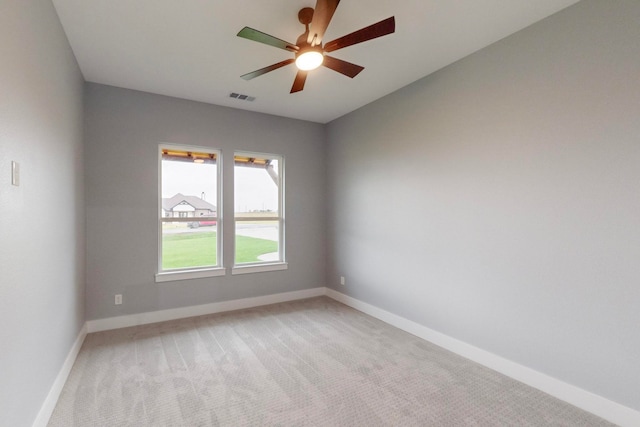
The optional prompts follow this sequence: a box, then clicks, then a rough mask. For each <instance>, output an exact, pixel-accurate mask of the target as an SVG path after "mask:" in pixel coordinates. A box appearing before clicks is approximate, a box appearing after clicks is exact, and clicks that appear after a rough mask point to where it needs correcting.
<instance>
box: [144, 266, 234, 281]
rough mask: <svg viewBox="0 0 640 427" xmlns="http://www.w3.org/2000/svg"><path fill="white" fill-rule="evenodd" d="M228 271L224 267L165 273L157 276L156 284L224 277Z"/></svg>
mask: <svg viewBox="0 0 640 427" xmlns="http://www.w3.org/2000/svg"><path fill="white" fill-rule="evenodd" d="M225 274H227V269H226V268H222V267H216V268H207V269H202V270H181V271H164V272H162V273H157V274H156V283H160V282H173V281H175V280H189V279H202V278H205V277H216V276H224V275H225Z"/></svg>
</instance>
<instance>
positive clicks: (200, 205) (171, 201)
mask: <svg viewBox="0 0 640 427" xmlns="http://www.w3.org/2000/svg"><path fill="white" fill-rule="evenodd" d="M182 202H185V203H188V204H190V205H191V206H193V207H194V208H196V209H209V210H211V211H215V210H216V206H215V205H212V204H211V203H209V202H207V201H206V200H203V199H201V198H200V197H196V196H185V195H184V194H182V193H178V194H176V195H175V196H173V197H169V198H164V197H163V198H162V209H164V210H165V211H170V210H172V209H173V208H175V207H176V206H177V205H179V204H180V203H182Z"/></svg>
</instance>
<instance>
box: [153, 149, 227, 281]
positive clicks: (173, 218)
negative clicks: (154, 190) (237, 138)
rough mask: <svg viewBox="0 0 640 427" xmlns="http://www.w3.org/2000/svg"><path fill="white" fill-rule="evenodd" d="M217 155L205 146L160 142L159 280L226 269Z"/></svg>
mask: <svg viewBox="0 0 640 427" xmlns="http://www.w3.org/2000/svg"><path fill="white" fill-rule="evenodd" d="M191 148H192V149H191ZM219 158H220V154H219V152H218V151H213V150H209V149H205V148H198V147H182V146H180V147H177V146H168V145H163V146H161V148H160V200H159V205H160V206H159V207H160V212H159V215H158V218H159V226H158V229H159V251H158V264H159V267H158V274H157V275H156V281H167V280H176V279H189V278H196V277H206V276H212V275H219V274H224V270H223V269H222V268H221V266H222V259H221V258H222V256H221V251H220V248H221V241H220V240H221V239H219V238H218V236H219V235H220V233H219V231H220V230H221V229H222V228H221V225H222V224H221V216H220V213H221V212H220V209H219V207H220V200H221V197H220V196H221V191H220V168H219V165H218V160H219Z"/></svg>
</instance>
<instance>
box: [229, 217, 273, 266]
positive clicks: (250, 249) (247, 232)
mask: <svg viewBox="0 0 640 427" xmlns="http://www.w3.org/2000/svg"><path fill="white" fill-rule="evenodd" d="M279 236H280V231H279V221H259V220H256V221H237V222H236V264H246V263H255V262H273V261H281V259H280V255H279V253H278V241H279Z"/></svg>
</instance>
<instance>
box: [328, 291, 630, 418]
mask: <svg viewBox="0 0 640 427" xmlns="http://www.w3.org/2000/svg"><path fill="white" fill-rule="evenodd" d="M326 295H327V296H328V297H330V298H333V299H334V300H336V301H339V302H341V303H343V304H345V305H348V306H349V307H352V308H355V309H356V310H358V311H362V312H363V313H366V314H368V315H370V316H372V317H375V318H376V319H379V320H382V321H383V322H385V323H388V324H390V325H392V326H395V327H396V328H398V329H402V330H403V331H406V332H409V333H410V334H412V335H415V336H417V337H420V338H422V339H424V340H426V341H429V342H432V343H433V344H436V345H438V346H440V347H442V348H445V349H447V350H449V351H452V352H454V353H456V354H459V355H460V356H463V357H465V358H467V359H470V360H473V361H474V362H476V363H479V364H481V365H484V366H486V367H488V368H491V369H493V370H494V371H497V372H500V373H501V374H504V375H506V376H508V377H511V378H513V379H515V380H517V381H520V382H522V383H524V384H527V385H529V386H531V387H534V388H537V389H538V390H541V391H544V392H545V393H547V394H550V395H551V396H554V397H556V398H558V399H560V400H563V401H565V402H567V403H570V404H571V405H574V406H577V407H578V408H580V409H583V410H585V411H587V412H591V413H592V414H594V415H597V416H599V417H601V418H604V419H605V420H608V421H610V422H612V423H615V424H617V425H619V426H623V427H627V426H629V427H632V426H640V412H638V411H635V410H633V409H631V408H628V407H626V406H623V405H621V404H619V403H616V402H613V401H611V400H608V399H606V398H604V397H602V396H598V395H596V394H593V393H591V392H589V391H586V390H583V389H581V388H578V387H576V386H573V385H571V384H567V383H565V382H563V381H560V380H558V379H556V378H553V377H550V376H548V375H546V374H543V373H541V372H538V371H535V370H533V369H531V368H527V367H526V366H522V365H519V364H517V363H515V362H512V361H510V360H507V359H505V358H503V357H500V356H497V355H495V354H493V353H490V352H488V351H485V350H482V349H480V348H478V347H474V346H472V345H470V344H467V343H465V342H462V341H459V340H457V339H455V338H452V337H450V336H448V335H444V334H442V333H440V332H437V331H434V330H433V329H429V328H427V327H426V326H423V325H421V324H419V323H416V322H413V321H411V320H408V319H405V318H404V317H401V316H398V315H396V314H393V313H390V312H388V311H385V310H382V309H380V308H378V307H376V306H373V305H371V304H367V303H365V302H362V301H360V300H358V299H355V298H353V297H350V296H348V295H345V294H342V293H340V292H338V291H335V290H333V289H330V288H327V291H326Z"/></svg>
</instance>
